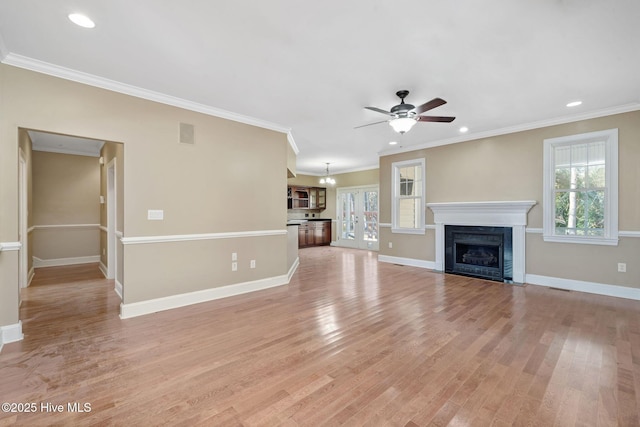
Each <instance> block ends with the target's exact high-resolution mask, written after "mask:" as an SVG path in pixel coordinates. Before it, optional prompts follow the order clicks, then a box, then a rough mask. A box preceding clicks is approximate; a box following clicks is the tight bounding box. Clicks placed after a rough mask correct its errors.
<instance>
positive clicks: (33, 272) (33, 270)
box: [26, 266, 36, 288]
mask: <svg viewBox="0 0 640 427" xmlns="http://www.w3.org/2000/svg"><path fill="white" fill-rule="evenodd" d="M35 275H36V269H35V268H34V267H33V266H32V267H31V269H30V270H29V273H28V274H27V286H26V287H27V288H28V287H29V285H30V284H31V281H32V280H33V276H35Z"/></svg>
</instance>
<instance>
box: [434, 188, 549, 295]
mask: <svg viewBox="0 0 640 427" xmlns="http://www.w3.org/2000/svg"><path fill="white" fill-rule="evenodd" d="M535 204H536V201H535V200H519V201H504V202H503V201H497V202H444V203H427V207H428V208H429V209H431V210H432V211H433V220H434V222H435V234H436V236H435V237H436V247H435V249H436V259H435V270H437V271H445V225H460V226H485V227H508V228H510V229H511V234H512V278H513V281H514V282H515V283H524V278H525V227H526V225H527V213H528V212H529V210H530V209H531V207H533V205H535Z"/></svg>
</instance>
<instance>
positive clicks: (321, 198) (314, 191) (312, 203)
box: [287, 186, 327, 209]
mask: <svg viewBox="0 0 640 427" xmlns="http://www.w3.org/2000/svg"><path fill="white" fill-rule="evenodd" d="M326 208H327V189H326V188H322V187H296V186H289V187H287V209H326Z"/></svg>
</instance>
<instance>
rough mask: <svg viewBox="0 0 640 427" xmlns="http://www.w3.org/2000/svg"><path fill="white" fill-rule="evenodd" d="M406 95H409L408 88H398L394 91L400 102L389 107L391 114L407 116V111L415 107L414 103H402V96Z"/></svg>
mask: <svg viewBox="0 0 640 427" xmlns="http://www.w3.org/2000/svg"><path fill="white" fill-rule="evenodd" d="M407 95H409V91H408V90H399V91H397V92H396V96H397V97H398V98H400V104H398V105H395V106H393V107H392V108H391V114H396V115H397V116H398V117H408V116H409V111H411V110H413V109H414V108H416V107H415V106H414V105H411V104H405V103H404V98H405V97H406V96H407Z"/></svg>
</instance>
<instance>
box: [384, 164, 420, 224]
mask: <svg viewBox="0 0 640 427" xmlns="http://www.w3.org/2000/svg"><path fill="white" fill-rule="evenodd" d="M392 181H393V182H392V186H391V187H392V199H393V200H392V207H393V208H392V212H391V216H392V218H391V222H392V225H391V231H392V232H393V233H407V234H424V215H425V213H424V210H425V208H424V206H425V204H424V201H425V194H424V192H425V186H424V181H425V161H424V159H416V160H407V161H402V162H394V163H393V164H392Z"/></svg>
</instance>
